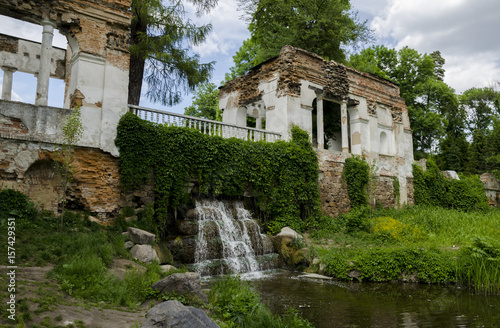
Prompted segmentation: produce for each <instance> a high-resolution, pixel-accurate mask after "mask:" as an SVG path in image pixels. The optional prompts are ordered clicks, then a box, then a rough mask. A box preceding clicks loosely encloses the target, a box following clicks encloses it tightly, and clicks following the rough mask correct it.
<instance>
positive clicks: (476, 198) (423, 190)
mask: <svg viewBox="0 0 500 328" xmlns="http://www.w3.org/2000/svg"><path fill="white" fill-rule="evenodd" d="M413 186H414V197H415V204H416V205H431V206H440V207H443V208H455V209H458V210H461V211H474V210H485V209H487V208H488V199H487V198H486V195H485V193H484V187H483V184H482V182H481V180H479V178H478V176H474V175H472V176H465V175H461V176H460V180H455V179H448V178H446V177H445V176H444V175H443V173H441V171H440V170H439V168H438V166H437V165H436V163H434V161H433V160H428V161H427V170H425V171H424V170H423V169H422V167H420V166H419V165H416V164H413Z"/></svg>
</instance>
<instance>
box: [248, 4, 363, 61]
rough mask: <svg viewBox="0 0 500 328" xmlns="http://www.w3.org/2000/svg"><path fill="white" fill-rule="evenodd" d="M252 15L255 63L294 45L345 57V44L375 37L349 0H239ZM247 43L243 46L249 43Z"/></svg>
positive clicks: (318, 52)
mask: <svg viewBox="0 0 500 328" xmlns="http://www.w3.org/2000/svg"><path fill="white" fill-rule="evenodd" d="M239 3H240V8H243V9H244V10H245V12H246V13H247V18H248V19H249V22H250V24H249V30H250V33H251V41H252V43H253V44H254V45H255V46H257V49H258V52H257V54H256V56H255V60H254V59H252V60H253V61H254V63H255V64H259V63H260V62H262V61H265V60H267V59H269V58H272V57H274V56H277V55H279V52H280V50H281V48H282V47H283V46H285V45H292V46H295V47H299V48H303V49H305V50H308V51H311V52H314V53H316V54H318V55H320V56H322V57H324V58H326V59H331V60H336V61H340V62H344V61H345V50H344V49H345V47H347V46H353V45H356V44H358V43H359V42H363V41H367V40H369V39H371V31H370V30H369V29H368V27H367V24H366V21H365V22H360V21H359V20H358V17H357V13H355V12H352V11H351V5H350V2H349V1H348V0H239ZM248 45H249V44H248V43H245V44H244V45H243V47H246V46H248Z"/></svg>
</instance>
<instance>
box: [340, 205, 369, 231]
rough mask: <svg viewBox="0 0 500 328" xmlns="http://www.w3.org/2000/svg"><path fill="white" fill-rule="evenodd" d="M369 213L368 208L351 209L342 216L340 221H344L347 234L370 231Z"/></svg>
mask: <svg viewBox="0 0 500 328" xmlns="http://www.w3.org/2000/svg"><path fill="white" fill-rule="evenodd" d="M370 211H371V209H370V208H369V207H368V206H363V207H359V208H353V209H351V210H350V211H349V213H347V214H343V215H342V218H341V220H344V221H345V228H346V232H347V233H353V232H359V231H365V232H369V231H370V219H369V218H370Z"/></svg>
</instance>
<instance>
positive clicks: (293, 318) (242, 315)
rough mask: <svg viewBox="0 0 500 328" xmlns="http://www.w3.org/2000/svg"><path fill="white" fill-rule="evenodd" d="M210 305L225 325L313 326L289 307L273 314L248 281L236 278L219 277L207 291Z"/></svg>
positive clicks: (278, 327)
mask: <svg viewBox="0 0 500 328" xmlns="http://www.w3.org/2000/svg"><path fill="white" fill-rule="evenodd" d="M209 299H210V304H211V306H212V307H213V310H214V311H215V313H216V315H217V317H218V318H219V319H221V320H223V321H224V322H225V323H226V324H227V327H242V328H252V327H255V328H261V327H268V328H313V327H314V326H313V325H312V324H310V323H309V322H308V321H307V320H305V319H302V318H301V317H299V316H298V314H297V312H295V311H293V310H291V311H289V312H288V313H286V315H285V316H283V317H279V316H277V315H273V314H272V313H271V312H270V311H269V309H268V308H267V307H266V306H265V305H264V304H263V303H262V302H261V299H260V296H259V295H258V294H256V293H255V292H253V291H252V290H251V288H250V285H249V283H247V282H244V281H241V280H240V278H239V277H231V276H226V277H223V278H221V279H219V280H218V281H217V282H216V283H215V285H214V286H213V287H212V289H211V290H210V295H209Z"/></svg>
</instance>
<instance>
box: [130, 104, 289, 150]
mask: <svg viewBox="0 0 500 328" xmlns="http://www.w3.org/2000/svg"><path fill="white" fill-rule="evenodd" d="M128 107H129V110H130V111H131V112H132V113H133V114H135V115H137V116H138V117H140V118H141V119H143V120H146V121H150V122H154V123H158V124H166V125H169V126H178V127H187V128H193V129H196V130H199V131H200V132H201V133H203V134H208V135H212V136H220V137H223V138H232V137H235V138H238V139H243V140H251V141H260V140H266V141H269V142H274V141H276V140H280V139H281V134H280V133H277V132H271V131H266V130H260V129H254V128H248V127H241V126H237V125H233V124H227V123H222V122H219V121H213V120H207V119H204V118H200V117H194V116H188V115H182V114H177V113H171V112H165V111H161V110H156V109H152V108H146V107H141V106H135V105H129V106H128Z"/></svg>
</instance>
